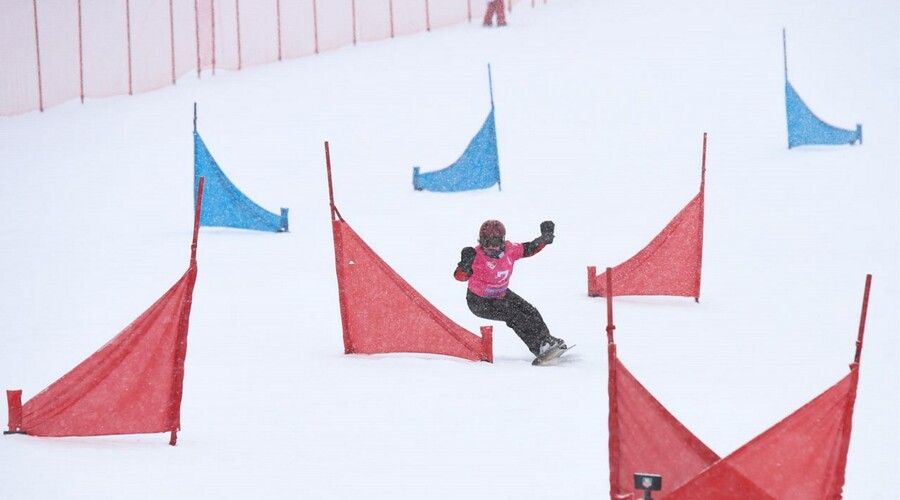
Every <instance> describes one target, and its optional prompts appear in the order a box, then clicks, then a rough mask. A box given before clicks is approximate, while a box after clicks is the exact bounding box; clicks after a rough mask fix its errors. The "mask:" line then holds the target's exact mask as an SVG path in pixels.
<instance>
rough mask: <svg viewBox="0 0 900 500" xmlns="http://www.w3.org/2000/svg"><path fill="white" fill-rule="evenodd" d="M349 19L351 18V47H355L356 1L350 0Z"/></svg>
mask: <svg viewBox="0 0 900 500" xmlns="http://www.w3.org/2000/svg"><path fill="white" fill-rule="evenodd" d="M350 17H352V18H353V19H352V21H353V45H354V46H356V0H350Z"/></svg>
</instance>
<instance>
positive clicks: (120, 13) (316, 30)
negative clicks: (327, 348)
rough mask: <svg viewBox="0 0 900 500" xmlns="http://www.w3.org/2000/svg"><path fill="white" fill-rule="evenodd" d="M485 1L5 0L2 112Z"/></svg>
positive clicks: (138, 86) (351, 37)
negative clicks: (68, 0) (114, 0)
mask: <svg viewBox="0 0 900 500" xmlns="http://www.w3.org/2000/svg"><path fill="white" fill-rule="evenodd" d="M519 1H520V0H507V5H508V8H509V9H510V10H511V9H512V5H513V4H516V3H519ZM533 6H534V4H533V2H532V7H533ZM484 8H485V5H484V2H483V1H481V0H253V1H248V0H244V1H243V2H241V1H240V0H193V1H171V0H170V1H169V2H166V1H162V0H128V1H122V2H108V1H103V0H79V1H78V2H56V1H52V0H4V1H3V2H0V116H8V115H15V114H19V113H24V112H27V111H32V110H37V109H40V110H43V109H45V108H48V107H51V106H55V105H57V104H60V103H62V102H65V101H67V100H69V99H72V98H77V97H80V98H82V99H83V98H84V97H85V96H87V97H106V96H112V95H121V94H133V93H138V92H146V91H149V90H153V89H156V88H159V87H161V86H163V85H166V84H169V83H175V81H176V80H177V79H178V78H179V77H181V76H183V75H185V74H186V73H188V72H190V71H196V72H197V75H198V76H199V75H200V72H201V70H202V69H206V68H208V69H211V70H212V72H213V73H215V70H216V68H220V69H227V70H239V69H242V68H244V67H247V66H251V65H256V64H264V63H269V62H274V61H279V60H282V59H286V58H295V57H302V56H307V55H311V54H315V53H319V52H322V51H326V50H331V49H335V48H339V47H343V46H346V45H350V44H356V43H357V42H371V41H377V40H383V39H385V38H390V37H395V36H402V35H406V34H411V33H418V32H422V31H427V30H431V29H433V28H437V27H443V26H448V25H451V24H455V23H459V22H462V21H466V20H469V21H471V20H472V18H473V17H474V18H475V20H476V22H479V20H480V19H481V16H482V15H483V14H484Z"/></svg>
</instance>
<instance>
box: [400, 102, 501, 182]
mask: <svg viewBox="0 0 900 500" xmlns="http://www.w3.org/2000/svg"><path fill="white" fill-rule="evenodd" d="M494 184H498V185H499V184H500V159H499V155H498V153H497V129H496V125H495V123H494V109H493V107H492V108H491V112H490V113H488V116H487V119H486V120H485V121H484V124H483V125H482V126H481V129H480V130H479V131H478V133H477V134H475V137H474V138H472V141H471V142H469V145H468V146H467V147H466V150H465V151H464V152H463V154H462V156H460V157H459V159H458V160H456V162H454V163H453V164H452V165H450V166H448V167H446V168H443V169H441V170H437V171H434V172H427V173H421V172H420V169H419V167H413V188H415V189H416V190H418V191H423V190H424V191H441V192H448V191H471V190H474V189H485V188H489V187H491V186H493V185H494Z"/></svg>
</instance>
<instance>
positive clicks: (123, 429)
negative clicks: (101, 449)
mask: <svg viewBox="0 0 900 500" xmlns="http://www.w3.org/2000/svg"><path fill="white" fill-rule="evenodd" d="M196 276H197V267H196V265H191V267H190V269H189V270H188V271H187V273H185V275H184V276H183V277H182V278H181V279H180V280H178V282H177V283H175V285H174V286H173V287H172V288H170V289H169V291H168V292H166V293H165V295H163V296H162V297H161V298H160V299H159V300H157V301H156V303H155V304H153V305H152V306H150V308H149V309H147V311H145V312H144V313H143V314H142V315H141V316H140V317H139V318H138V319H137V320H135V321H134V322H133V323H132V324H131V325H129V326H128V327H127V328H125V329H124V330H122V332H121V333H119V334H118V335H117V336H116V337H115V338H113V339H112V340H111V341H109V342H108V343H107V344H106V345H104V346H103V347H102V348H101V349H100V350H99V351H97V352H95V353H94V354H93V355H91V356H90V357H88V358H87V359H86V360H84V361H83V362H81V364H79V365H78V366H76V367H75V368H74V369H73V370H72V371H70V372H69V373H67V374H65V375H64V376H62V377H61V378H60V379H59V380H57V381H56V382H54V383H53V384H51V385H50V386H49V387H47V388H46V389H44V390H43V391H41V392H40V393H38V394H37V395H35V396H34V397H33V398H31V400H29V401H28V402H27V403H25V404H24V405H23V406H22V424H21V430H23V431H24V432H25V433H26V434H31V435H33V436H98V435H107V434H142V433H152V432H166V431H172V430H177V429H178V427H179V420H178V417H179V413H180V412H179V411H178V407H179V406H180V403H181V400H180V397H178V398H176V394H177V395H179V396H180V394H181V382H182V377H183V375H184V371H183V367H182V368H180V369H179V367H178V362H179V360H178V359H177V358H178V357H179V356H177V354H176V353H178V352H179V351H183V350H184V348H183V347H184V343H185V342H186V340H187V339H186V337H187V329H186V328H184V329H183V331H182V323H184V327H186V326H187V319H184V320H183V321H182V318H185V317H186V316H187V315H188V314H189V313H190V295H191V291H192V289H193V287H194V282H195V280H196ZM180 362H181V364H183V363H184V358H183V356H182V357H181V360H180ZM179 372H180V373H179Z"/></svg>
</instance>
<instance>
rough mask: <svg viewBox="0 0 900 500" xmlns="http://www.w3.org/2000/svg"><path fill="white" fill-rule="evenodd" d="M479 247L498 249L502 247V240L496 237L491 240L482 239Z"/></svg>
mask: <svg viewBox="0 0 900 500" xmlns="http://www.w3.org/2000/svg"><path fill="white" fill-rule="evenodd" d="M481 246H483V247H494V248H500V247H501V246H503V238H499V237H496V236H494V237H491V238H484V239H482V240H481Z"/></svg>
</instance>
